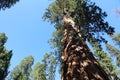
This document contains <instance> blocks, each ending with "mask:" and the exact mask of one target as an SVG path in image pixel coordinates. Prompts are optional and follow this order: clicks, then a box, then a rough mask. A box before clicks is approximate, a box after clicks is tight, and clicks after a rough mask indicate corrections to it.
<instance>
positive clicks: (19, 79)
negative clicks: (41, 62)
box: [9, 56, 34, 80]
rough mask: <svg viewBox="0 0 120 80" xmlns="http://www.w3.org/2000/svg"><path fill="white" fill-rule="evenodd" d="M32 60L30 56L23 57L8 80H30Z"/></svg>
mask: <svg viewBox="0 0 120 80" xmlns="http://www.w3.org/2000/svg"><path fill="white" fill-rule="evenodd" d="M33 63H34V58H33V57H32V56H28V57H25V58H24V59H23V60H22V61H21V63H20V64H19V65H18V66H16V67H15V68H14V69H13V71H12V72H11V73H10V76H9V79H10V80H30V73H31V71H32V68H31V67H32V65H33Z"/></svg>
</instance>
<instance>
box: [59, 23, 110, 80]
mask: <svg viewBox="0 0 120 80" xmlns="http://www.w3.org/2000/svg"><path fill="white" fill-rule="evenodd" d="M79 35H80V34H79V33H78V32H76V30H74V29H73V27H72V25H68V27H65V28H64V37H63V41H64V50H63V53H62V57H61V58H62V59H63V62H62V63H61V65H62V78H61V80H110V79H109V78H108V75H107V74H106V72H105V71H104V70H103V68H102V67H101V66H100V64H99V63H98V62H97V60H96V59H95V58H94V56H93V54H92V52H91V51H90V49H89V48H88V46H87V44H86V43H85V41H84V40H83V39H82V37H81V36H79Z"/></svg>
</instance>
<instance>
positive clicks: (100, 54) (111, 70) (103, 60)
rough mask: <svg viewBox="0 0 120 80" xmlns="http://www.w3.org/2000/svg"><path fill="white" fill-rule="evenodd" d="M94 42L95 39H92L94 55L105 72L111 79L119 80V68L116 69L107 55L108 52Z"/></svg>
mask: <svg viewBox="0 0 120 80" xmlns="http://www.w3.org/2000/svg"><path fill="white" fill-rule="evenodd" d="M95 42H97V41H94V44H92V43H93V42H92V41H91V44H92V47H93V50H94V55H95V56H96V58H97V60H98V61H99V63H100V65H101V66H102V67H103V69H104V70H105V71H106V72H107V74H108V75H109V78H110V79H111V80H120V78H119V77H118V75H119V73H120V70H118V69H117V68H116V66H115V64H113V63H112V58H111V57H110V56H108V53H106V52H105V51H103V49H102V46H99V45H97V44H96V43H95Z"/></svg>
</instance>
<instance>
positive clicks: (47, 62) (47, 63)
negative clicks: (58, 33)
mask: <svg viewBox="0 0 120 80" xmlns="http://www.w3.org/2000/svg"><path fill="white" fill-rule="evenodd" d="M42 62H43V66H44V67H45V72H46V78H47V80H55V71H56V64H57V63H56V57H55V56H54V55H52V54H51V53H50V54H48V53H46V54H45V55H44V58H43V60H42Z"/></svg>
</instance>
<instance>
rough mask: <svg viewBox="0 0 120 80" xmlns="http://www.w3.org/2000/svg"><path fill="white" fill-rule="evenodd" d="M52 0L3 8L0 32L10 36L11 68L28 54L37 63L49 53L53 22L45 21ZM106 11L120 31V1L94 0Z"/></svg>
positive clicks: (25, 1)
mask: <svg viewBox="0 0 120 80" xmlns="http://www.w3.org/2000/svg"><path fill="white" fill-rule="evenodd" d="M52 1H53V0H20V2H18V3H17V4H16V5H14V6H13V7H11V8H10V9H6V10H5V11H0V32H5V33H6V35H7V36H8V41H7V43H6V47H7V49H9V50H13V56H12V60H11V67H10V68H11V69H13V67H15V66H16V65H18V64H19V62H20V61H21V60H22V59H23V58H24V57H26V56H29V55H32V56H33V57H34V59H35V62H37V61H40V60H41V59H42V57H43V55H44V53H46V52H50V50H51V49H50V45H49V44H48V40H49V39H50V38H51V36H52V32H53V31H54V28H53V25H51V24H50V23H49V22H47V21H46V22H44V21H43V20H42V16H43V13H44V12H45V9H46V8H47V7H48V5H49V4H50V3H51V2H52ZM92 1H96V3H97V4H98V5H99V6H100V7H101V8H102V9H103V10H104V11H106V12H107V14H108V17H107V18H106V20H107V21H108V22H109V23H110V25H112V26H114V27H115V30H116V32H120V16H118V15H116V14H115V13H114V9H118V8H120V5H119V4H120V0H114V1H113V0H111V1H110V0H105V1H104V0H92Z"/></svg>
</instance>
